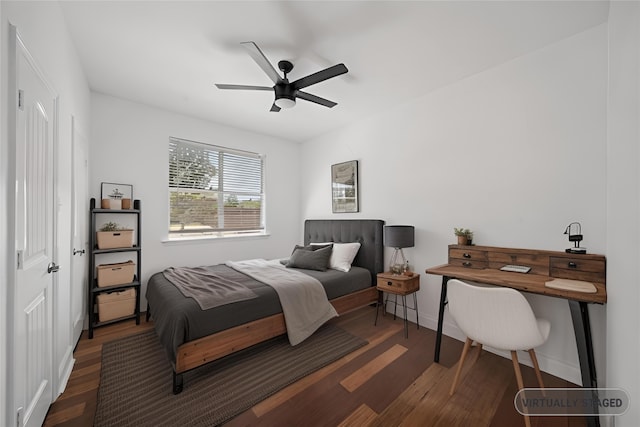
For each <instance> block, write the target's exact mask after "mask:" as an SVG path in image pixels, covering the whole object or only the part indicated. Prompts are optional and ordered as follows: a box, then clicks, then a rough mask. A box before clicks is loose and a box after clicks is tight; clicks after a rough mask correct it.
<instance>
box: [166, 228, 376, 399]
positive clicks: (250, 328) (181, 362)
mask: <svg viewBox="0 0 640 427" xmlns="http://www.w3.org/2000/svg"><path fill="white" fill-rule="evenodd" d="M383 225H384V221H381V220H307V221H305V235H304V243H305V244H309V243H310V242H360V243H361V248H360V250H359V251H358V255H357V256H356V259H355V260H354V262H353V265H357V266H360V267H364V268H367V269H368V270H369V271H370V272H371V276H372V279H371V284H372V287H371V288H368V289H364V290H361V291H357V292H354V293H351V294H348V295H344V296H342V297H339V298H335V299H332V300H330V302H331V304H332V305H333V307H334V308H335V309H336V311H337V312H338V314H344V313H348V312H349V311H353V310H356V309H358V308H360V307H364V306H366V305H370V304H373V303H375V302H376V301H377V299H378V291H377V290H376V288H375V283H376V274H377V273H380V272H381V271H383V262H384V252H383V249H384V248H383V244H382V228H383ZM286 332H287V329H286V326H285V322H284V316H283V314H282V313H280V314H276V315H273V316H269V317H265V318H262V319H258V320H254V321H252V322H249V323H246V324H244V325H239V326H236V327H234V328H230V329H227V330H224V331H221V332H217V333H215V334H212V335H208V336H206V337H202V338H199V339H197V340H193V341H189V342H186V343H184V344H182V345H181V346H180V347H178V351H177V354H176V360H175V364H174V371H173V393H174V394H178V393H180V392H181V391H182V389H183V374H184V373H185V372H187V371H189V370H191V369H194V368H197V367H199V366H202V365H205V364H207V363H210V362H212V361H214V360H217V359H220V358H222V357H225V356H228V355H230V354H232V353H235V352H237V351H239V350H243V349H245V348H248V347H251V346H253V345H256V344H259V343H261V342H264V341H267V340H269V339H271V338H275V337H277V336H280V335H283V334H285V333H286Z"/></svg>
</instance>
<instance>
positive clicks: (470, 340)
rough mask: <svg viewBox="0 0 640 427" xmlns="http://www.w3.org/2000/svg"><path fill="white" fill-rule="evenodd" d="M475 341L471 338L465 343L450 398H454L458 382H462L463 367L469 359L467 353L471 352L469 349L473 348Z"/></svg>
mask: <svg viewBox="0 0 640 427" xmlns="http://www.w3.org/2000/svg"><path fill="white" fill-rule="evenodd" d="M472 342H473V340H472V339H471V338H467V340H466V341H465V342H464V347H463V348H462V354H461V355H460V360H459V361H458V369H456V376H455V377H454V378H453V384H451V390H449V396H453V393H454V392H455V391H456V387H457V386H458V381H460V373H461V372H462V365H463V364H464V359H465V358H466V357H467V353H468V352H469V348H470V347H471V343H472Z"/></svg>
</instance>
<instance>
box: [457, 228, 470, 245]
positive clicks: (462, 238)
mask: <svg viewBox="0 0 640 427" xmlns="http://www.w3.org/2000/svg"><path fill="white" fill-rule="evenodd" d="M453 234H455V235H456V236H458V244H459V245H470V244H471V242H472V241H473V231H471V230H469V229H468V228H462V227H461V228H456V227H454V228H453Z"/></svg>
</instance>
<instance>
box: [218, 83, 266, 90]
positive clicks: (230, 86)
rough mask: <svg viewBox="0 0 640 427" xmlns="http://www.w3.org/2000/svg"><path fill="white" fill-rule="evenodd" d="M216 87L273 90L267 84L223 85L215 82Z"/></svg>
mask: <svg viewBox="0 0 640 427" xmlns="http://www.w3.org/2000/svg"><path fill="white" fill-rule="evenodd" d="M216 87H217V88H218V89H238V90H273V88H272V87H267V86H247V85H224V84H218V83H216Z"/></svg>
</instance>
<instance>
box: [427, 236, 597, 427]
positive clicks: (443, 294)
mask: <svg viewBox="0 0 640 427" xmlns="http://www.w3.org/2000/svg"><path fill="white" fill-rule="evenodd" d="M506 264H516V265H526V266H528V267H531V271H530V272H529V273H513V272H506V271H500V267H502V266H504V265H506ZM426 272H427V274H435V275H438V276H442V287H441V291H440V309H439V312H438V330H437V335H436V348H435V354H434V358H433V360H434V361H435V362H436V363H437V362H438V361H439V360H440V346H441V344H442V326H443V319H444V308H445V306H446V304H447V282H448V281H449V279H460V280H469V281H474V282H479V283H485V284H490V285H496V286H504V287H509V288H513V289H517V290H519V291H523V292H530V293H534V294H541V295H547V296H551V297H556V298H563V299H566V300H567V301H568V303H569V309H570V311H571V319H572V321H573V330H574V333H575V336H576V345H577V347H578V360H579V362H580V372H581V376H582V386H583V387H593V388H597V387H598V381H597V376H596V367H595V359H594V356H593V342H592V339H591V324H590V322H589V311H588V304H590V303H598V304H604V303H606V301H607V292H606V283H605V281H606V259H605V257H604V256H602V255H591V254H584V255H577V254H568V253H565V252H553V251H541V250H529V249H513V248H498V247H492V246H460V245H450V246H449V263H448V264H444V265H439V266H436V267H432V268H428V269H427V270H426ZM554 278H559V279H573V280H583V281H589V282H592V283H593V284H594V285H595V286H596V290H597V292H596V293H582V292H575V291H573V292H572V291H565V290H558V289H552V288H547V287H546V286H545V282H547V281H549V280H552V279H554ZM588 423H589V425H592V426H598V425H599V419H598V417H588Z"/></svg>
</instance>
